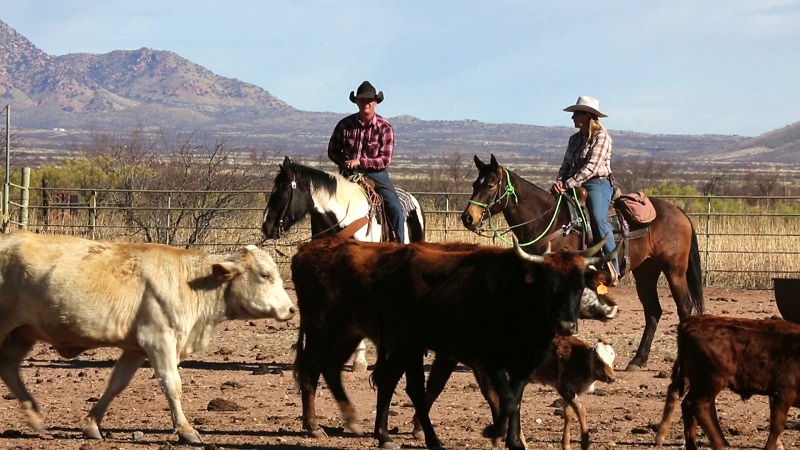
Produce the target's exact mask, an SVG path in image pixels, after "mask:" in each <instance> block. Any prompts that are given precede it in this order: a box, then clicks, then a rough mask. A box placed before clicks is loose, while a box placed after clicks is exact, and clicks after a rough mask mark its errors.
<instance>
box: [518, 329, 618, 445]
mask: <svg viewBox="0 0 800 450" xmlns="http://www.w3.org/2000/svg"><path fill="white" fill-rule="evenodd" d="M614 357H615V353H614V349H613V348H612V347H611V345H610V344H608V342H606V341H605V340H600V341H598V342H596V343H595V344H594V345H591V344H589V343H588V342H584V341H582V340H580V339H578V338H576V337H574V336H568V337H564V336H556V337H555V338H554V339H553V342H552V343H551V345H550V351H549V352H548V353H547V356H546V357H545V360H544V362H543V363H542V364H541V365H540V366H539V367H538V368H537V369H536V371H535V372H534V373H533V376H532V377H531V379H530V381H531V382H535V383H540V384H544V385H546V386H550V387H552V388H554V389H555V390H556V391H557V392H558V394H559V395H560V396H561V398H562V399H563V400H564V433H563V435H562V438H561V448H562V449H564V450H569V449H570V442H569V441H570V430H569V429H570V422H571V421H572V418H573V417H574V416H573V412H574V413H576V414H577V415H578V422H579V424H580V427H581V449H582V450H586V449H588V448H589V426H588V424H587V422H586V407H585V406H584V405H583V403H581V402H580V400H579V399H578V395H580V394H585V393H590V392H594V385H595V382H596V381H602V382H605V383H611V382H613V381H614V369H613V367H614Z"/></svg>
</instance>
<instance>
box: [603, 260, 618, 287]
mask: <svg viewBox="0 0 800 450" xmlns="http://www.w3.org/2000/svg"><path fill="white" fill-rule="evenodd" d="M606 266H607V267H608V273H609V274H610V275H611V281H609V282H608V285H609V286H611V287H616V286H617V285H618V284H619V273H617V269H616V267H614V261H609V262H607V263H606Z"/></svg>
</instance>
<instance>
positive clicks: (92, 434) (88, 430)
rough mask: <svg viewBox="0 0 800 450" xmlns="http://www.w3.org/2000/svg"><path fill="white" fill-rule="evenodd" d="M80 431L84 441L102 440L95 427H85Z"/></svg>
mask: <svg viewBox="0 0 800 450" xmlns="http://www.w3.org/2000/svg"><path fill="white" fill-rule="evenodd" d="M82 431H83V437H85V438H86V439H103V436H102V435H101V434H100V430H99V429H98V428H97V426H85V427H83V430H82Z"/></svg>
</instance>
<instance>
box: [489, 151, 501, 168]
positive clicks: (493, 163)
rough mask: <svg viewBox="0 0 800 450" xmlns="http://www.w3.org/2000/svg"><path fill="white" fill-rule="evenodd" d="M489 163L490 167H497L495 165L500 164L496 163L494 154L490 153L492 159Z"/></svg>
mask: <svg viewBox="0 0 800 450" xmlns="http://www.w3.org/2000/svg"><path fill="white" fill-rule="evenodd" d="M489 164H491V165H492V169H497V166H499V165H500V164H497V160H496V159H495V157H494V154H492V159H491V160H490V161H489Z"/></svg>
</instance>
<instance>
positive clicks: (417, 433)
mask: <svg viewBox="0 0 800 450" xmlns="http://www.w3.org/2000/svg"><path fill="white" fill-rule="evenodd" d="M411 435H412V436H414V439H416V440H418V441H424V440H425V433H423V432H422V430H414V431H412V432H411Z"/></svg>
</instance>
